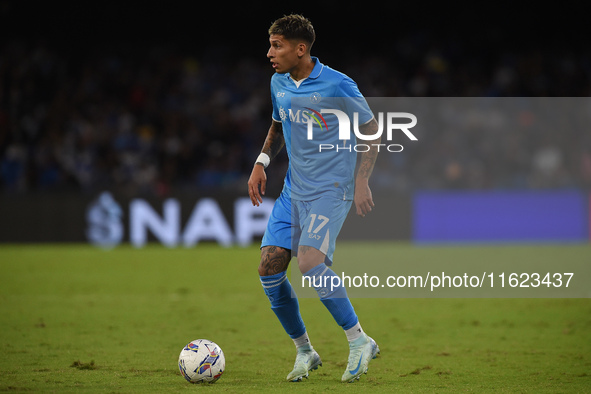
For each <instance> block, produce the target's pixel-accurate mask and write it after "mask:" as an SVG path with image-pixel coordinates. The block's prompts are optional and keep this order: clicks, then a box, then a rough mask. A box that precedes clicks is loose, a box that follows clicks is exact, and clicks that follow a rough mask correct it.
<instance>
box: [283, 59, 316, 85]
mask: <svg viewBox="0 0 591 394" xmlns="http://www.w3.org/2000/svg"><path fill="white" fill-rule="evenodd" d="M310 57H311V58H312V61H313V62H314V68H313V69H312V72H311V73H310V75H308V77H307V78H304V80H306V79H316V78H318V77H319V76H320V73H321V72H322V69H323V68H324V64H322V63H320V60H318V58H317V57H316V56H310ZM285 76H286V78H291V74H290V73H287V74H286V75H285Z"/></svg>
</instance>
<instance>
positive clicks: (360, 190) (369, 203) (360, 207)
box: [353, 179, 375, 217]
mask: <svg viewBox="0 0 591 394" xmlns="http://www.w3.org/2000/svg"><path fill="white" fill-rule="evenodd" d="M353 201H354V202H355V208H356V209H357V215H359V216H361V217H365V215H367V214H368V213H370V212H371V210H372V208H373V207H375V204H374V203H373V197H372V195H371V189H370V188H369V184H368V181H367V179H358V180H357V181H356V182H355V197H354V198H353Z"/></svg>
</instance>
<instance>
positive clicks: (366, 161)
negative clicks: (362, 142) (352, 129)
mask: <svg viewBox="0 0 591 394" xmlns="http://www.w3.org/2000/svg"><path fill="white" fill-rule="evenodd" d="M360 131H361V132H362V133H363V134H375V133H376V132H377V131H378V124H377V122H376V120H375V119H373V120H372V121H371V122H369V123H367V124H365V125H363V126H361V128H360ZM380 141H381V137H378V138H376V139H375V140H373V141H368V143H369V146H370V149H369V150H368V151H367V152H363V153H362V154H361V161H360V163H359V169H358V171H357V176H358V177H363V178H369V176H370V175H371V172H372V171H373V167H374V165H375V163H376V159H377V158H378V148H377V146H373V145H372V144H379V143H380Z"/></svg>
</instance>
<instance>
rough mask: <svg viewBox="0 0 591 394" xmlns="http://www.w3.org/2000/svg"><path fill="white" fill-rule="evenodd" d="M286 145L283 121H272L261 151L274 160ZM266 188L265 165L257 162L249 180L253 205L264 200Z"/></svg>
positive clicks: (249, 191)
mask: <svg viewBox="0 0 591 394" xmlns="http://www.w3.org/2000/svg"><path fill="white" fill-rule="evenodd" d="M284 145H285V140H284V139H283V126H282V124H281V122H276V121H272V123H271V127H269V132H268V133H267V138H266V139H265V143H264V144H263V149H262V150H261V153H265V154H266V155H267V156H269V158H270V159H271V160H272V159H273V158H274V157H275V156H277V154H278V153H279V151H281V149H282V148H283V146H284ZM266 188H267V174H265V167H264V166H263V165H262V164H261V163H255V165H254V168H253V169H252V172H251V174H250V179H249V180H248V195H249V196H250V201H252V205H256V206H257V207H258V206H259V204H261V203H262V202H263V197H262V196H264V195H265V189H266Z"/></svg>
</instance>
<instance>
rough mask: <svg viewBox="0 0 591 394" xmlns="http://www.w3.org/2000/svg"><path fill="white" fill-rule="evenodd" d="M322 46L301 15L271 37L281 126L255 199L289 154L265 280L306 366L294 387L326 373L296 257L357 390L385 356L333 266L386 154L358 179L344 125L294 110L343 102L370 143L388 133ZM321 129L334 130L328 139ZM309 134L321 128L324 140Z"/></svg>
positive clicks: (271, 134) (264, 262) (272, 136)
mask: <svg viewBox="0 0 591 394" xmlns="http://www.w3.org/2000/svg"><path fill="white" fill-rule="evenodd" d="M314 40H315V32H314V28H313V26H312V24H311V23H310V21H309V20H308V19H306V18H304V17H303V16H301V15H287V16H284V17H282V18H279V19H277V20H276V21H275V22H274V23H273V24H272V26H271V27H270V29H269V42H270V48H269V51H268V53H267V57H268V58H269V60H270V62H271V65H272V67H273V68H274V69H275V72H276V73H275V74H274V75H273V77H272V78H271V97H272V103H273V119H272V122H271V127H270V128H269V131H268V134H267V137H266V139H265V142H264V145H263V148H262V151H261V154H260V155H259V157H258V158H257V160H256V163H255V165H254V167H253V170H252V173H251V176H250V179H249V180H248V191H249V196H250V199H251V200H252V203H253V205H256V206H258V205H259V204H260V203H262V202H263V200H262V195H264V194H265V187H266V182H267V177H266V174H265V168H266V167H267V166H268V165H269V163H270V161H271V159H273V158H274V157H275V156H276V155H277V154H278V153H279V151H280V150H281V149H282V148H283V147H284V146H285V147H286V150H287V154H288V158H289V169H288V171H287V174H286V177H285V180H284V187H283V190H282V192H281V195H280V196H279V198H278V199H277V200H276V202H275V205H274V206H273V210H272V212H271V216H270V219H269V222H268V224H267V228H266V231H265V234H264V236H263V240H262V244H261V261H260V265H259V268H258V272H259V275H260V280H261V284H262V286H263V289H264V291H265V294H266V295H267V297H268V298H269V301H270V302H271V309H272V310H273V312H275V314H276V316H277V318H278V319H279V321H280V322H281V324H282V326H283V328H284V329H285V331H286V332H287V334H288V335H289V336H290V337H291V338H292V340H293V342H294V344H295V347H296V361H295V364H294V367H293V370H292V371H291V372H290V373H289V374H288V375H287V380H288V381H301V380H302V378H304V377H306V378H307V377H308V371H310V370H315V369H317V368H318V367H319V366H321V365H322V361H321V359H320V356H319V355H318V353H317V352H316V350H315V349H314V348H313V347H312V344H311V342H310V338H309V337H308V333H307V331H306V327H305V325H304V322H303V320H302V317H301V315H300V310H299V303H298V299H297V297H296V295H295V292H294V291H293V289H292V287H291V284H290V282H289V280H288V278H287V276H286V271H287V268H288V266H289V263H290V260H291V258H292V256H296V257H297V263H298V267H299V269H300V271H301V272H302V274H303V275H304V276H305V277H307V278H313V280H310V283H311V284H312V286H314V288H315V290H316V291H317V292H318V295H319V298H320V300H321V301H322V303H323V304H324V305H325V306H326V308H327V309H328V311H329V312H330V313H331V314H332V316H333V318H334V319H335V321H336V322H337V324H338V325H340V326H341V327H342V329H343V330H344V332H345V335H346V338H347V339H348V341H349V358H348V365H347V369H346V370H345V372H344V374H343V376H342V379H341V380H342V381H343V382H353V381H355V380H356V379H359V377H360V376H361V374H363V373H367V370H368V365H369V362H370V360H371V359H373V358H375V357H377V354H378V353H379V348H378V345H377V344H376V342H375V341H374V340H373V339H372V338H370V337H369V336H368V335H367V334H366V333H365V332H364V331H363V329H362V327H361V324H360V323H359V319H358V318H357V315H356V313H355V310H354V308H353V306H352V305H351V302H350V300H349V298H348V296H347V292H346V289H345V287H344V286H343V285H342V284H340V285H339V286H338V287H333V286H332V285H333V283H337V282H336V281H332V280H331V278H332V277H334V276H336V274H335V273H334V271H333V270H332V269H331V268H330V265H331V264H332V256H333V253H334V249H335V241H336V237H337V235H338V233H339V231H340V229H341V227H342V224H343V222H344V220H345V218H346V216H347V213H348V212H349V210H350V208H351V205H352V202H353V201H354V202H355V207H356V211H357V214H358V215H360V216H365V215H366V214H368V213H369V212H370V211H371V210H372V208H373V207H374V203H373V199H372V194H371V190H370V188H369V184H368V181H369V177H370V174H371V172H372V169H373V166H374V163H375V160H376V157H377V150H376V149H374V148H371V149H369V150H368V151H367V152H364V153H362V154H361V158H360V163H359V168H358V170H357V172H356V174H355V168H356V161H357V158H356V152H355V151H354V150H351V145H350V144H349V145H348V146H347V141H343V140H339V132H338V130H339V127H338V125H339V123H338V122H337V120H338V119H337V117H336V116H334V115H329V114H328V113H326V114H325V115H324V116H323V115H322V113H321V112H319V111H317V110H314V108H307V109H306V111H303V109H304V107H302V108H292V99H298V98H300V99H303V100H304V102H307V103H310V106H312V104H319V103H324V104H325V105H328V104H331V99H332V98H339V99H337V100H340V101H338V102H340V103H344V104H343V107H342V108H340V109H341V110H343V111H348V112H343V113H350V112H351V109H354V110H355V111H356V112H357V113H358V118H357V120H358V124H359V126H358V130H357V131H359V132H360V133H362V134H364V135H369V136H371V135H375V134H376V131H377V130H378V124H377V122H376V120H375V118H374V117H373V113H372V112H371V110H370V109H369V107H368V106H367V103H366V102H365V99H364V98H363V96H362V95H361V93H360V92H359V90H358V88H357V85H356V84H355V82H354V81H353V80H352V79H351V78H349V77H348V76H346V75H345V74H343V73H340V72H338V71H336V70H334V69H332V68H330V67H328V66H326V65H324V64H322V63H320V61H319V60H318V58H316V57H313V56H311V54H310V49H311V47H312V44H313V43H314ZM349 99H350V102H348V101H347V100H349ZM305 100H308V101H305ZM317 108H320V107H317ZM351 116H352V115H351ZM350 119H353V117H351V118H350ZM316 123H318V124H317V125H316V126H314V125H315V124H316ZM318 125H320V126H321V127H322V126H324V129H325V130H324V133H323V132H322V131H319V130H320V128H318ZM296 127H303V128H301V130H300V131H302V132H295V131H294V129H295V128H296ZM306 127H317V128H318V129H317V131H316V132H315V133H314V131H313V129H306ZM306 130H311V131H312V132H313V133H312V134H313V138H312V141H310V140H309V139H307V138H305V137H306V136H308V137H309V136H310V135H308V134H307V133H306ZM368 138H369V137H368ZM368 138H365V140H367V139H368ZM314 139H316V141H314ZM373 142H374V143H375V142H379V139H376V140H375V141H373ZM319 143H323V144H324V145H323V146H324V147H326V148H327V147H330V146H332V147H333V148H334V147H336V146H338V147H339V148H340V151H336V149H332V151H319ZM339 143H340V144H341V145H339ZM349 143H350V142H349ZM347 148H348V149H347ZM349 152H352V153H349Z"/></svg>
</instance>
